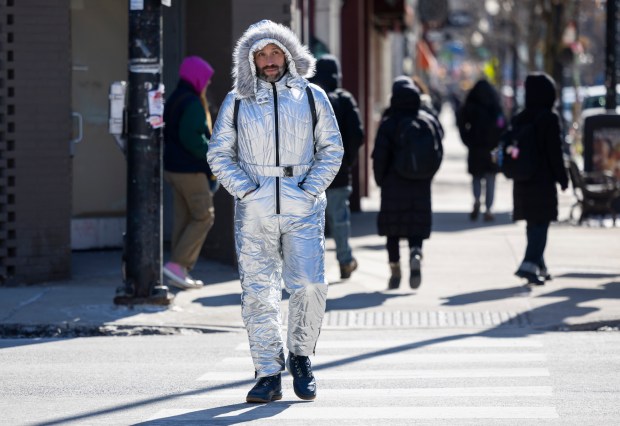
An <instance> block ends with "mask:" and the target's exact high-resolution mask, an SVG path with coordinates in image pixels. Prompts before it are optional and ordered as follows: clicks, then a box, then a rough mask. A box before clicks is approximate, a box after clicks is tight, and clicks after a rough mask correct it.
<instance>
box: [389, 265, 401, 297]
mask: <svg viewBox="0 0 620 426" xmlns="http://www.w3.org/2000/svg"><path fill="white" fill-rule="evenodd" d="M390 272H391V273H392V275H390V280H389V281H388V290H396V289H397V288H398V287H400V279H401V277H402V276H401V274H400V262H390Z"/></svg>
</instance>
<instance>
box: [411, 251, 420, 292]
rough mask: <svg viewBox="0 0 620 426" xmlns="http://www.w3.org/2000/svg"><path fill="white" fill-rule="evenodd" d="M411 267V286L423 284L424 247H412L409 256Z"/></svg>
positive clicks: (415, 286) (416, 286)
mask: <svg viewBox="0 0 620 426" xmlns="http://www.w3.org/2000/svg"><path fill="white" fill-rule="evenodd" d="M409 265H410V266H409V268H410V269H411V271H410V275H409V287H411V288H412V289H414V290H415V289H416V288H418V287H420V284H422V249H421V248H420V247H414V248H412V249H411V254H410V256H409Z"/></svg>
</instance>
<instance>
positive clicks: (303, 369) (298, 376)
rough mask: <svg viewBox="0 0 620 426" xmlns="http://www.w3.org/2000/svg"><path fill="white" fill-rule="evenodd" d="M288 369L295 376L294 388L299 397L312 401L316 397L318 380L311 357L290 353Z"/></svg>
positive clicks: (287, 363)
mask: <svg viewBox="0 0 620 426" xmlns="http://www.w3.org/2000/svg"><path fill="white" fill-rule="evenodd" d="M286 369H287V370H288V372H289V373H290V374H291V376H293V390H294V391H295V395H297V397H298V398H300V399H303V400H305V401H312V400H313V399H314V398H316V380H314V375H313V374H312V365H311V364H310V358H309V357H307V356H302V355H294V354H293V353H292V352H289V353H288V359H287V360H286Z"/></svg>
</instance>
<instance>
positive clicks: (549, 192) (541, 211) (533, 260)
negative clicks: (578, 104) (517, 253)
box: [511, 73, 568, 285]
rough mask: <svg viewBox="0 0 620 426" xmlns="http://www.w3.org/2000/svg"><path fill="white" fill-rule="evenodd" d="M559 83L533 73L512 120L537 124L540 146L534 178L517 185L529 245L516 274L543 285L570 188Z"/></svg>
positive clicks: (517, 211)
mask: <svg viewBox="0 0 620 426" xmlns="http://www.w3.org/2000/svg"><path fill="white" fill-rule="evenodd" d="M555 99H556V91H555V82H554V80H553V79H552V78H551V77H550V76H549V75H547V74H544V73H531V74H529V75H528V76H527V78H526V79H525V109H524V110H523V111H521V112H520V113H519V114H517V115H516V116H515V117H514V118H513V120H512V123H511V124H512V126H519V125H523V124H525V123H535V124H534V126H535V131H536V144H537V147H538V150H537V155H538V161H537V165H538V166H537V170H536V173H535V175H534V177H533V178H532V179H530V180H527V181H515V182H514V184H513V203H514V212H513V219H514V220H515V221H516V220H525V221H526V222H527V227H526V229H527V231H526V232H527V248H526V250H525V255H524V257H523V261H522V262H521V265H520V266H519V269H518V270H517V272H516V273H515V275H517V276H518V277H521V278H525V279H527V281H528V284H537V285H543V284H544V283H545V281H548V280H550V279H551V275H550V274H549V271H548V270H547V265H546V264H545V260H544V251H545V246H546V244H547V233H548V230H549V224H550V222H552V221H555V220H557V218H558V193H557V188H556V184H560V186H561V188H562V191H564V190H565V189H566V188H567V187H568V176H567V174H566V168H565V167H564V159H563V154H562V139H561V134H562V132H561V129H560V117H559V115H558V114H557V112H555V111H554V110H553V105H554V103H555Z"/></svg>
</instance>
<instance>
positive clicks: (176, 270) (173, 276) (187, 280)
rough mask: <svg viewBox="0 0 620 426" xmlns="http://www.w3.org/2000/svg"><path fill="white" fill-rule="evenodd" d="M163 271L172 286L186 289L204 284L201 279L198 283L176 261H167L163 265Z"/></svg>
mask: <svg viewBox="0 0 620 426" xmlns="http://www.w3.org/2000/svg"><path fill="white" fill-rule="evenodd" d="M163 273H164V275H165V276H166V278H168V283H169V284H170V285H172V286H174V287H177V288H180V289H183V290H187V289H190V288H199V287H202V285H204V283H202V281H200V283H202V284H198V283H197V282H196V281H195V280H193V279H192V278H191V277H190V276H189V275H188V274H187V272H186V271H185V268H184V267H182V266H181V265H179V264H178V263H174V262H168V263H166V264H165V265H164V268H163Z"/></svg>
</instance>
